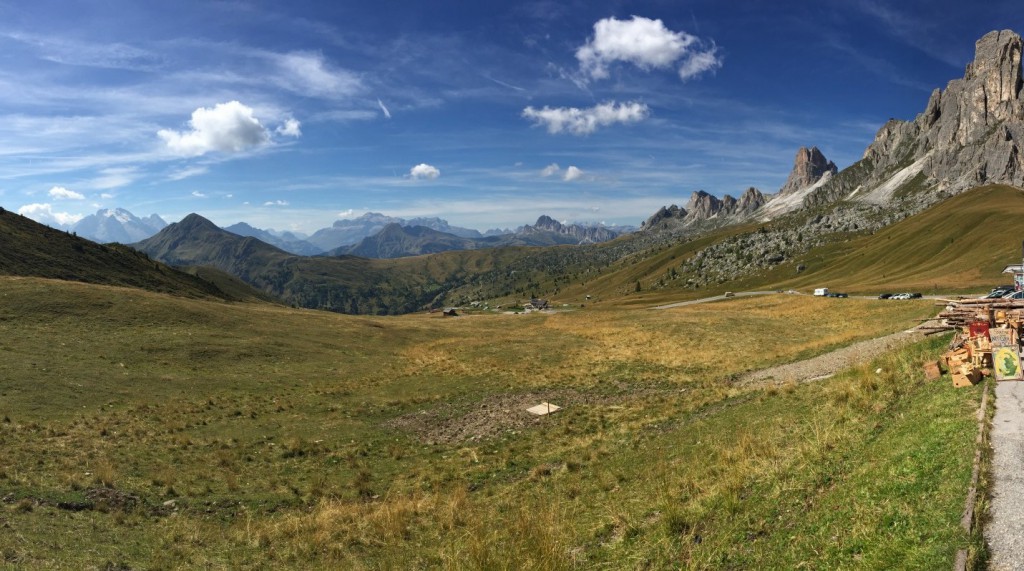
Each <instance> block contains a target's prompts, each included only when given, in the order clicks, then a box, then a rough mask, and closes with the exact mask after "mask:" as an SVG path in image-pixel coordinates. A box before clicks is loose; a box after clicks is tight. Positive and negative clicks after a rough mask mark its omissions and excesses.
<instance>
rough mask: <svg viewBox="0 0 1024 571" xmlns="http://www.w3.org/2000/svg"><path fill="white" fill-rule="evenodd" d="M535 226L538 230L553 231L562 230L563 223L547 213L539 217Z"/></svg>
mask: <svg viewBox="0 0 1024 571" xmlns="http://www.w3.org/2000/svg"><path fill="white" fill-rule="evenodd" d="M533 227H534V228H536V229H538V230H549V231H551V232H560V231H561V230H562V224H561V223H560V222H559V221H557V220H555V219H554V218H552V217H550V216H548V215H546V214H545V215H541V216H540V217H539V218H537V223H536V224H534V225H533Z"/></svg>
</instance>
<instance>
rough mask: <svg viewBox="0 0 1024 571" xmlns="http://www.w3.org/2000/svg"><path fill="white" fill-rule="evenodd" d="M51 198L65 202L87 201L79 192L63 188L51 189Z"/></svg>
mask: <svg viewBox="0 0 1024 571" xmlns="http://www.w3.org/2000/svg"><path fill="white" fill-rule="evenodd" d="M50 198H57V199H64V200H85V196H84V195H82V194H81V193H79V192H75V191H73V190H68V189H66V188H64V187H63V186H55V187H53V188H51V189H50Z"/></svg>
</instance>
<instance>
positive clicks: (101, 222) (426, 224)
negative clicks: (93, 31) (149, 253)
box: [61, 208, 633, 258]
mask: <svg viewBox="0 0 1024 571" xmlns="http://www.w3.org/2000/svg"><path fill="white" fill-rule="evenodd" d="M166 227H167V222H165V221H164V220H163V219H162V218H160V217H159V216H158V215H156V214H153V215H151V216H149V217H148V218H139V217H137V216H135V215H134V214H132V213H131V212H129V211H127V210H125V209H123V208H116V209H106V208H104V209H102V210H99V211H97V212H96V214H91V215H89V216H86V217H85V218H83V219H82V220H80V221H79V222H78V223H76V224H74V225H72V226H68V227H61V229H64V230H68V231H71V232H75V233H76V234H77V235H79V236H82V237H83V238H88V239H90V240H92V241H94V242H98V243H101V244H104V243H110V242H118V243H122V244H131V243H135V242H141V241H142V240H145V239H146V238H150V237H152V236H154V235H155V234H156V233H157V232H159V231H161V230H163V229H164V228H166ZM224 230H227V231H228V232H231V233H233V234H237V235H239V236H243V237H251V238H256V239H258V240H260V241H261V242H264V243H266V244H270V245H271V246H275V247H277V248H279V249H281V250H284V251H285V252H288V253H291V254H296V255H299V256H317V255H324V254H326V255H333V256H337V255H346V254H347V255H354V256H362V257H366V258H400V257H404V256H417V255H420V254H430V253H436V252H445V251H449V250H475V249H479V248H493V247H498V246H512V245H514V246H551V245H556V244H589V243H597V242H604V241H606V240H610V239H612V238H614V237H616V236H618V235H620V234H622V233H624V232H626V231H632V230H633V229H632V228H620V227H614V228H610V227H605V226H600V225H582V224H566V225H563V224H561V223H559V222H557V221H555V220H553V219H552V218H550V217H548V216H541V217H540V218H539V219H538V220H537V224H535V225H532V226H531V225H524V226H520V227H519V228H518V229H516V230H515V231H512V230H497V229H495V230H488V231H486V232H483V233H481V232H480V231H478V230H473V229H471V228H461V227H459V226H452V225H451V224H449V223H448V221H447V220H443V219H441V218H413V219H410V220H405V219H402V218H397V217H392V216H386V215H384V214H380V213H378V212H368V213H366V214H363V215H362V216H359V217H358V218H353V219H345V220H338V221H336V222H335V223H334V224H333V225H332V226H331V227H329V228H322V229H320V230H317V231H316V232H315V233H313V235H311V236H305V235H302V234H299V233H295V232H287V231H274V230H264V229H260V228H256V227H254V226H251V225H250V224H247V223H245V222H238V223H237V224H232V225H231V226H227V227H225V228H224Z"/></svg>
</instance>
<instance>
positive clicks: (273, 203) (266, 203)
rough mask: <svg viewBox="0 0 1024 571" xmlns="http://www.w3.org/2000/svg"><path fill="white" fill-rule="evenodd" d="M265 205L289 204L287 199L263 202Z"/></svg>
mask: <svg viewBox="0 0 1024 571" xmlns="http://www.w3.org/2000/svg"><path fill="white" fill-rule="evenodd" d="M263 206H288V201H287V200H268V201H266V202H264V203H263Z"/></svg>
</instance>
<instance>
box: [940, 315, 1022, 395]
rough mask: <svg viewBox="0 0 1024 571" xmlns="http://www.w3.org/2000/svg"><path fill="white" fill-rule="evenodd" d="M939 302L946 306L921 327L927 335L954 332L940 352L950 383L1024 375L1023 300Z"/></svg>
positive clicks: (959, 385) (1007, 378) (972, 383)
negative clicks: (1023, 347) (1023, 359)
mask: <svg viewBox="0 0 1024 571" xmlns="http://www.w3.org/2000/svg"><path fill="white" fill-rule="evenodd" d="M942 305H943V306H944V307H945V308H944V309H943V310H942V311H941V312H940V313H939V315H938V317H937V318H935V319H933V320H929V321H931V322H933V323H930V324H925V325H923V326H922V327H921V329H923V330H925V331H926V333H925V334H926V335H930V334H933V333H941V332H944V331H956V335H955V336H954V337H953V340H952V341H951V342H950V344H949V351H947V352H946V353H945V354H944V355H943V360H944V361H945V363H946V366H947V367H948V368H949V372H950V376H952V378H953V386H956V387H965V386H971V385H974V384H977V383H978V382H979V381H981V379H982V378H983V377H984V376H987V375H992V374H993V373H994V374H995V377H996V380H1020V379H1021V378H1022V377H1024V375H1021V366H1020V338H1021V333H1022V331H1021V327H1022V325H1024V300H1020V301H1017V300H1005V299H958V300H944V301H943V303H942ZM936 320H937V324H936V323H935V321H936ZM1008 348H1009V349H1008ZM994 353H998V354H999V356H1000V357H999V359H1000V360H999V362H998V363H994V362H993V354H994ZM993 365H997V366H996V367H995V369H993Z"/></svg>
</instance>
